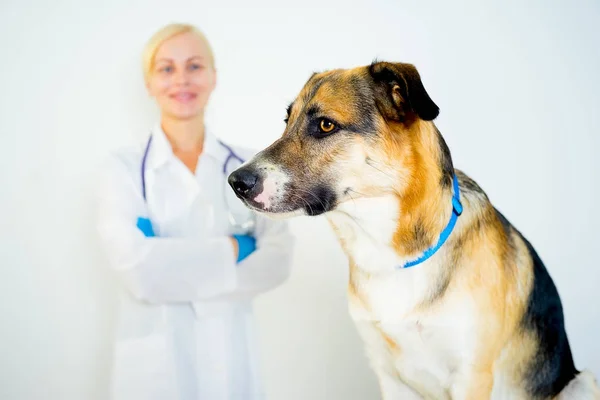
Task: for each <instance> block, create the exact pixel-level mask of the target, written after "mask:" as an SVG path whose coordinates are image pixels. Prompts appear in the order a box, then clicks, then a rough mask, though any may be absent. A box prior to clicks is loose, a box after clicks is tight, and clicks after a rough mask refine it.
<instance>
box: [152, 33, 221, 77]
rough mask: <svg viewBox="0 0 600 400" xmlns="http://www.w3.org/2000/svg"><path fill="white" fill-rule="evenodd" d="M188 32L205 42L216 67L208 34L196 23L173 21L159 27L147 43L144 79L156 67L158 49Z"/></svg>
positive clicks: (210, 60) (212, 64)
mask: <svg viewBox="0 0 600 400" xmlns="http://www.w3.org/2000/svg"><path fill="white" fill-rule="evenodd" d="M187 32H191V33H193V34H194V35H195V36H196V37H198V38H199V39H200V40H202V42H204V44H205V45H206V49H207V50H208V56H209V62H210V65H211V66H212V67H213V68H214V67H215V58H214V54H213V51H212V48H211V46H210V43H208V40H207V39H206V36H204V33H202V31H200V29H198V28H197V27H195V26H194V25H190V24H181V23H173V24H169V25H166V26H164V27H162V28H161V29H159V30H158V31H157V32H156V33H154V35H152V37H151V38H150V40H148V42H147V43H146V46H145V47H144V51H143V53H142V69H143V71H144V80H147V79H148V77H149V76H150V73H151V72H152V68H153V67H154V57H155V56H156V52H157V51H158V48H159V47H160V45H161V44H163V43H164V42H165V41H166V40H168V39H171V38H172V37H174V36H177V35H180V34H182V33H187Z"/></svg>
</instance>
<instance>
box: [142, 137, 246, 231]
mask: <svg viewBox="0 0 600 400" xmlns="http://www.w3.org/2000/svg"><path fill="white" fill-rule="evenodd" d="M217 141H218V142H219V144H220V145H221V146H223V147H224V148H225V149H226V150H227V151H228V152H229V154H228V155H227V158H226V159H225V162H224V163H223V170H222V173H223V176H224V177H227V166H228V165H229V162H230V161H231V160H234V161H238V162H239V163H240V165H241V164H243V163H244V162H245V160H244V159H243V158H241V157H240V156H239V155H237V154H236V153H235V151H233V149H232V148H231V147H229V146H228V145H226V144H225V143H223V142H221V141H220V140H217ZM151 144H152V135H150V138H149V139H148V143H147V144H146V150H145V151H144V157H143V158H142V169H141V175H142V195H143V197H144V202H147V199H146V159H147V158H148V153H149V151H150V145H151ZM227 190H228V187H227V185H225V184H224V185H223V202H224V204H225V207H226V208H227V218H228V219H229V224H230V226H231V227H232V228H233V230H234V232H233V233H238V234H249V233H251V232H252V231H253V230H254V227H255V225H256V216H255V215H254V213H253V212H252V211H250V210H245V211H247V215H248V218H247V219H245V220H244V221H238V220H237V218H236V217H235V216H234V214H233V212H232V211H231V210H232V208H231V207H230V204H229V200H228V196H227ZM236 200H237V198H236ZM238 201H239V200H238Z"/></svg>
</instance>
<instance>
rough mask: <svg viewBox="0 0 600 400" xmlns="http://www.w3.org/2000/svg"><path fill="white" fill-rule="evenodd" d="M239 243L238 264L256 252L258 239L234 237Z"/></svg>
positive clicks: (245, 236)
mask: <svg viewBox="0 0 600 400" xmlns="http://www.w3.org/2000/svg"><path fill="white" fill-rule="evenodd" d="M233 237H234V238H235V240H237V243H238V259H237V262H240V261H242V260H243V259H244V258H246V257H248V256H249V255H250V254H252V252H253V251H254V250H256V239H254V238H253V237H252V236H248V235H233Z"/></svg>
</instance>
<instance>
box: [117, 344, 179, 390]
mask: <svg viewBox="0 0 600 400" xmlns="http://www.w3.org/2000/svg"><path fill="white" fill-rule="evenodd" d="M115 352H116V353H115V365H114V373H113V388H112V394H113V396H112V399H113V400H121V399H128V400H137V399H140V400H142V399H143V400H153V399H156V400H158V399H161V400H163V399H167V398H173V397H172V396H173V395H174V393H173V390H174V385H173V382H172V379H171V374H172V371H173V369H172V367H171V364H170V361H171V360H170V359H169V357H168V351H167V343H166V338H165V336H164V335H160V334H152V335H149V336H144V337H140V338H130V339H123V340H120V341H119V342H118V343H117V345H116V349H115Z"/></svg>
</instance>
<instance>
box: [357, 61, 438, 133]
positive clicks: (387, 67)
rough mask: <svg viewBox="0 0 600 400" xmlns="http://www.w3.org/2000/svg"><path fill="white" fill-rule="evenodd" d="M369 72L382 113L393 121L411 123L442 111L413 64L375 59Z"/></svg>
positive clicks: (433, 116) (428, 118)
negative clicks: (430, 95) (376, 60)
mask: <svg viewBox="0 0 600 400" xmlns="http://www.w3.org/2000/svg"><path fill="white" fill-rule="evenodd" d="M369 74H370V75H371V78H372V79H373V82H374V86H375V101H376V103H377V107H378V108H379V111H380V112H381V114H382V115H383V116H384V117H385V118H386V119H389V120H392V121H399V122H407V123H409V122H410V121H413V120H414V118H415V117H418V118H420V119H422V120H424V121H431V120H433V119H435V118H436V117H437V116H438V114H439V108H438V106H437V105H436V104H435V103H434V102H433V100H431V98H430V97H429V94H428V93H427V91H426V90H425V87H424V86H423V82H421V77H420V75H419V72H418V71H417V69H416V68H415V66H414V65H412V64H404V63H388V62H374V63H373V64H371V65H370V66H369Z"/></svg>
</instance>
